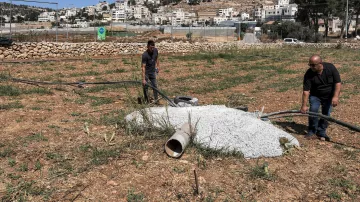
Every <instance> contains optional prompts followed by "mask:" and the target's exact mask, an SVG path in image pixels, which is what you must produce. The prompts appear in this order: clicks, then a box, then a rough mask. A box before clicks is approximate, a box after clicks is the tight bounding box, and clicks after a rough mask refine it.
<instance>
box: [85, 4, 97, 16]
mask: <svg viewBox="0 0 360 202" xmlns="http://www.w3.org/2000/svg"><path fill="white" fill-rule="evenodd" d="M85 12H86V13H87V14H88V15H94V14H95V13H96V7H95V6H86V7H85Z"/></svg>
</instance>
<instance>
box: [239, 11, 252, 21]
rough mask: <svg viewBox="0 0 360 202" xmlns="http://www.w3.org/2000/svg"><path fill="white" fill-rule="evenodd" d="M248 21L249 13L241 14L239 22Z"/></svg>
mask: <svg viewBox="0 0 360 202" xmlns="http://www.w3.org/2000/svg"><path fill="white" fill-rule="evenodd" d="M249 19H250V14H249V13H241V20H242V21H245V20H249Z"/></svg>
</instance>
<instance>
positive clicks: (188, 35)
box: [186, 32, 192, 40]
mask: <svg viewBox="0 0 360 202" xmlns="http://www.w3.org/2000/svg"><path fill="white" fill-rule="evenodd" d="M191 36H192V32H188V33H187V34H186V38H187V39H188V40H191Z"/></svg>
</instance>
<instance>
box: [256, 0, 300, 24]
mask: <svg viewBox="0 0 360 202" xmlns="http://www.w3.org/2000/svg"><path fill="white" fill-rule="evenodd" d="M297 11H298V5H297V4H290V1H289V0H278V3H277V4H276V5H272V4H265V5H262V7H258V8H256V9H255V10H254V18H255V20H261V21H265V22H268V21H283V20H291V21H295V17H296V14H297Z"/></svg>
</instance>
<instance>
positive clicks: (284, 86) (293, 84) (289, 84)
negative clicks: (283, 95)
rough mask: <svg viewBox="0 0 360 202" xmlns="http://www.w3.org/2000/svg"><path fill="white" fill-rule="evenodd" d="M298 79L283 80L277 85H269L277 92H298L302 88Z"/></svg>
mask: <svg viewBox="0 0 360 202" xmlns="http://www.w3.org/2000/svg"><path fill="white" fill-rule="evenodd" d="M301 82H302V81H301V80H300V79H284V80H281V81H280V82H277V83H272V84H270V86H269V87H270V88H275V89H277V91H278V92H286V91H288V90H299V89H300V88H301V86H302V83H301Z"/></svg>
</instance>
